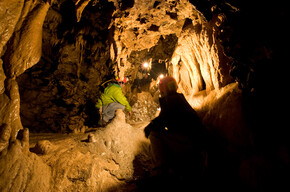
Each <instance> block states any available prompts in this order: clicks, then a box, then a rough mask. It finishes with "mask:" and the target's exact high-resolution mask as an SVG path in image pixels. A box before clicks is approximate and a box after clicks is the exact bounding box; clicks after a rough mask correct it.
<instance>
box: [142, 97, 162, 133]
mask: <svg viewBox="0 0 290 192" xmlns="http://www.w3.org/2000/svg"><path fill="white" fill-rule="evenodd" d="M163 105H164V104H163V101H162V100H160V106H161V109H162V108H163V110H161V112H160V114H159V116H158V117H156V118H155V119H153V120H152V121H151V123H150V124H149V125H147V127H145V129H144V132H145V136H146V137H147V138H148V137H149V135H150V132H151V131H156V132H161V131H164V130H165V127H166V118H167V110H166V109H165V107H163Z"/></svg>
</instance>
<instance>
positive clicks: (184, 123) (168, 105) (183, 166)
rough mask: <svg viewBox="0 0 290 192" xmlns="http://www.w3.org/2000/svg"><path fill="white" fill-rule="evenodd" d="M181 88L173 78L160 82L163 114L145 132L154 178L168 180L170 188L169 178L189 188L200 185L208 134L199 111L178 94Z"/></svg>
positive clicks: (160, 100)
mask: <svg viewBox="0 0 290 192" xmlns="http://www.w3.org/2000/svg"><path fill="white" fill-rule="evenodd" d="M177 88H178V87H177V83H176V80H175V79H174V78H173V77H170V76H166V77H164V78H163V79H161V80H160V83H159V90H160V93H161V98H160V99H159V102H160V107H161V112H160V114H159V116H158V117H156V118H155V119H154V120H152V122H151V123H150V124H149V125H148V126H147V127H146V128H145V129H144V132H145V136H146V137H147V138H149V139H150V141H151V147H152V152H153V160H154V164H155V168H154V172H155V173H154V175H155V176H154V177H155V178H163V179H165V180H164V181H165V183H166V184H165V185H169V186H170V183H171V182H170V179H168V178H174V182H181V183H182V185H183V187H185V188H187V187H190V186H191V185H194V183H195V184H198V183H200V179H201V175H202V172H203V168H204V166H203V165H204V162H203V161H204V158H203V157H204V155H202V154H205V153H204V142H205V137H206V132H205V128H204V126H203V125H202V123H201V120H200V119H199V117H198V116H197V113H196V111H195V110H194V109H193V108H192V107H191V106H190V104H189V103H188V102H187V100H186V99H185V97H184V95H183V94H180V93H177ZM171 184H172V183H171ZM179 184H180V183H179ZM186 184H189V185H186ZM180 186H181V185H179V187H180ZM161 187H162V188H163V187H165V186H161ZM181 187H182V186H181Z"/></svg>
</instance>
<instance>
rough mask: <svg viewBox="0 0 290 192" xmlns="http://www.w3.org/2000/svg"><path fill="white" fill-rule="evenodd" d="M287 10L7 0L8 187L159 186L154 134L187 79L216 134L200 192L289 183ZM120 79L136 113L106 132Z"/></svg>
mask: <svg viewBox="0 0 290 192" xmlns="http://www.w3.org/2000/svg"><path fill="white" fill-rule="evenodd" d="M286 7H287V6H286V4H285V2H282V1H281V2H280V1H279V0H278V1H255V3H254V2H253V1H248V0H50V1H45V0H34V1H32V0H2V1H1V2H0V56H1V58H0V181H1V182H0V191H150V190H151V191H153V190H154V186H153V184H151V185H148V186H142V187H144V189H140V186H139V185H138V184H139V183H140V181H141V183H142V181H144V180H145V179H146V178H147V177H148V175H150V173H151V172H152V163H151V161H152V157H151V156H150V141H149V140H148V139H146V138H145V137H144V132H143V130H144V127H146V125H147V124H148V123H149V122H150V121H151V120H152V119H154V118H155V117H156V114H157V113H158V110H159V103H158V98H159V92H158V82H159V80H160V78H162V76H172V77H174V78H175V79H176V81H177V83H178V92H180V93H183V94H184V96H185V98H186V99H187V101H188V102H189V103H190V105H191V106H192V107H193V108H194V109H195V110H196V112H197V114H198V116H199V117H200V119H201V120H202V123H203V124H204V125H205V127H206V130H207V131H208V133H209V135H210V141H209V149H208V151H207V163H206V165H205V175H204V178H203V180H204V181H203V183H202V185H199V187H202V188H203V191H212V190H223V191H265V190H269V189H271V190H275V191H279V190H286V189H289V185H288V183H289V179H290V176H289V172H290V148H289V146H290V145H289V144H290V143H289V138H288V137H289V134H288V130H287V127H288V126H287V124H288V122H287V119H288V118H287V117H286V115H287V114H288V112H287V110H288V107H287V106H288V103H287V102H288V100H289V99H288V98H286V95H287V93H285V92H286V90H287V85H285V84H286V82H288V80H287V74H286V73H287V70H286V69H284V68H285V67H286V66H287V65H285V64H286V63H287V60H288V59H287V55H288V53H286V50H287V45H288V44H287V42H286V41H287V40H288V34H286V32H287V29H286V27H288V25H287V24H286V23H287V20H286V18H287V13H286ZM284 66H285V67H284ZM115 77H119V78H121V79H124V78H126V79H127V83H126V85H125V87H124V88H123V92H124V94H125V96H126V97H127V99H128V101H129V103H130V105H131V106H132V112H133V113H132V116H129V115H128V114H127V113H126V112H122V111H117V112H116V117H115V118H114V119H113V121H112V122H111V123H109V124H108V125H107V126H106V127H100V125H98V121H99V119H100V114H99V111H98V109H97V108H96V107H95V104H96V102H97V99H98V98H99V97H100V95H101V93H102V90H103V89H104V87H103V86H102V84H103V83H104V82H106V81H108V80H110V79H114V78H115ZM284 111H286V112H284ZM187 166H190V165H184V167H183V168H184V169H186V167H187ZM169 183H170V182H169ZM172 183H175V185H174V187H175V188H174V189H175V190H176V188H177V189H181V188H182V185H183V183H179V182H178V181H177V180H174V181H172ZM166 184H168V183H166ZM168 185H169V184H168ZM169 186H170V187H171V185H169ZM186 186H187V187H188V186H190V187H191V188H192V190H195V189H196V186H195V185H194V182H193V184H192V185H186ZM146 187H147V188H146ZM162 187H164V186H162ZM170 187H169V188H168V189H167V190H170ZM155 189H156V188H155ZM164 189H166V187H164V188H161V189H160V191H162V190H164Z"/></svg>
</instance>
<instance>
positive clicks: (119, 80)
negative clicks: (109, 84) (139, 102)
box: [116, 77, 127, 87]
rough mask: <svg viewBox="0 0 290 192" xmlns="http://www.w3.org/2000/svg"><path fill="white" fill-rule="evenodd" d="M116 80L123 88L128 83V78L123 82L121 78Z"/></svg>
mask: <svg viewBox="0 0 290 192" xmlns="http://www.w3.org/2000/svg"><path fill="white" fill-rule="evenodd" d="M116 80H117V83H118V84H119V85H120V86H121V87H123V86H124V85H125V83H127V78H126V77H124V79H123V80H121V79H120V78H116Z"/></svg>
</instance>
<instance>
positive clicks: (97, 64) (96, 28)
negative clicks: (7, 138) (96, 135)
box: [17, 1, 114, 133]
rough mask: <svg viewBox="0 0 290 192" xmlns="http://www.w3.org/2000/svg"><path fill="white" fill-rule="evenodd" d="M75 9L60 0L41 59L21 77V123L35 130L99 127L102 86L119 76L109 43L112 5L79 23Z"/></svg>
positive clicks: (46, 30)
mask: <svg viewBox="0 0 290 192" xmlns="http://www.w3.org/2000/svg"><path fill="white" fill-rule="evenodd" d="M75 8H76V7H75V5H74V3H73V2H72V1H60V2H57V3H55V4H54V5H53V6H52V7H51V9H49V11H48V14H47V17H46V19H45V21H44V26H43V44H44V45H43V47H42V53H43V54H42V57H41V60H40V61H39V63H38V64H37V65H35V66H34V67H32V68H31V69H29V70H27V71H26V72H25V73H24V74H23V75H21V76H20V77H18V78H17V81H18V82H19V85H20V94H21V119H22V123H23V125H24V126H25V127H29V128H30V129H31V130H33V131H37V132H47V131H48V132H51V131H52V132H62V133H65V132H75V133H77V132H84V131H85V130H86V129H87V126H96V125H97V122H98V118H99V117H98V113H97V111H96V109H95V107H94V106H95V103H96V101H97V98H98V96H99V95H100V85H101V83H102V82H103V81H104V80H107V78H109V77H110V75H111V77H112V76H113V75H114V70H113V61H112V60H111V59H110V55H109V53H110V52H109V45H108V44H109V40H108V39H109V37H110V35H108V33H109V30H108V25H109V23H110V21H111V20H110V18H111V15H110V12H111V9H112V8H113V7H112V4H110V3H105V4H103V5H100V4H96V5H94V6H93V5H92V4H90V6H88V8H87V9H86V10H84V11H83V12H82V19H80V20H79V21H78V22H77V15H76V13H75ZM31 109H33V110H31Z"/></svg>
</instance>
